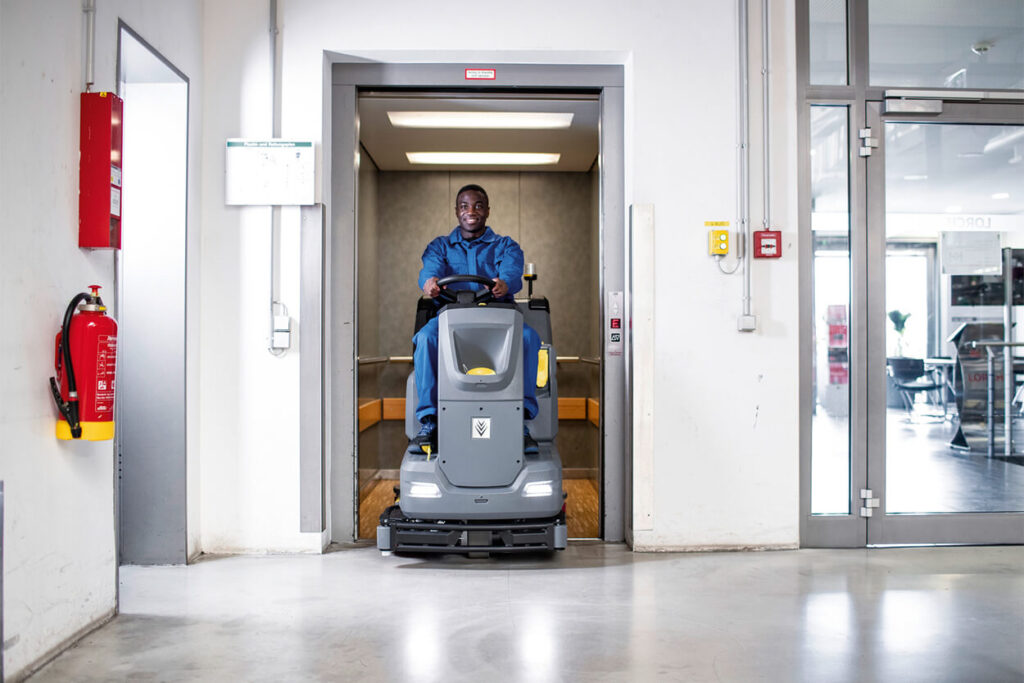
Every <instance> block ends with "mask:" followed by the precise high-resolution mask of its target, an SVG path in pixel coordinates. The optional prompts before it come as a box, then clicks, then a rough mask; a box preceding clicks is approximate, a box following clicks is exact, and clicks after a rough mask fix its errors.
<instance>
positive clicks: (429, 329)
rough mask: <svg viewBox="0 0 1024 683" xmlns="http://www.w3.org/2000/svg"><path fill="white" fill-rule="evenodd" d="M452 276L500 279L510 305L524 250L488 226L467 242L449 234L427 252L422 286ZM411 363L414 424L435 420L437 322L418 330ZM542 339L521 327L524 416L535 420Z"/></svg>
mask: <svg viewBox="0 0 1024 683" xmlns="http://www.w3.org/2000/svg"><path fill="white" fill-rule="evenodd" d="M449 275H480V276H481V277H486V278H488V279H494V278H501V279H502V280H504V281H505V283H506V284H508V294H506V295H505V297H503V299H502V301H512V300H513V297H514V295H515V293H516V292H518V291H519V290H520V289H522V288H523V279H522V278H523V250H522V249H520V248H519V245H518V244H516V241H515V240H514V239H512V238H511V237H504V236H502V235H497V234H495V232H494V231H493V230H491V229H490V228H489V227H488V228H485V229H484V234H482V235H481V236H480V237H477V238H476V239H475V240H472V241H467V240H465V239H463V237H462V233H461V232H460V231H459V228H455V229H454V230H452V231H451V233H449V234H448V235H442V236H441V237H436V238H434V239H433V240H432V241H431V242H430V244H428V245H427V248H426V249H425V250H424V251H423V268H421V269H420V279H419V285H420V289H423V285H424V284H426V282H427V280H429V279H430V278H432V277H436V278H438V279H440V278H443V277H447V276H449ZM481 287H482V285H474V284H472V283H468V282H467V283H456V284H453V285H451V288H452V289H474V290H477V289H480V288H481ZM412 341H413V361H414V362H415V374H416V394H417V398H418V401H417V404H416V419H417V420H419V421H420V422H422V421H423V418H425V417H427V416H431V415H432V416H436V415H437V318H436V317H435V318H431V320H430V321H429V322H428V323H427V324H426V325H424V326H423V327H421V328H420V330H419V332H417V333H416V334H415V335H414V336H413V338H412ZM539 350H540V336H539V335H538V334H537V332H536V331H535V330H534V329H533V328H531V327H530V326H529V325H526V324H523V411H524V413H525V417H526V419H527V420H532V419H533V418H534V417H536V415H537V352H538V351H539Z"/></svg>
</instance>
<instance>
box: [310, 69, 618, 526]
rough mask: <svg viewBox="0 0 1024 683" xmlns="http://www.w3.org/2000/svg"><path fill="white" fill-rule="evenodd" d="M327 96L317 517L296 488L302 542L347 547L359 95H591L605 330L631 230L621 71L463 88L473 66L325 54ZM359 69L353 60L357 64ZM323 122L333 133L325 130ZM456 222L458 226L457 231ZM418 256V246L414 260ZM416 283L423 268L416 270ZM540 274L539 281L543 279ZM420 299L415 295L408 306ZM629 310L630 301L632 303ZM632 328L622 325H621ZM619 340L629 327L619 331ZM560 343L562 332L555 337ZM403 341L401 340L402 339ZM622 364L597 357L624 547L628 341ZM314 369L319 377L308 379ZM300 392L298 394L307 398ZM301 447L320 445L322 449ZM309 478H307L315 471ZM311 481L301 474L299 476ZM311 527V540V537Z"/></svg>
mask: <svg viewBox="0 0 1024 683" xmlns="http://www.w3.org/2000/svg"><path fill="white" fill-rule="evenodd" d="M328 57H329V59H330V60H331V61H332V62H333V63H331V64H329V66H328V68H329V69H330V70H331V71H330V78H331V91H330V93H329V97H327V98H325V110H326V114H327V115H326V116H325V125H326V126H328V128H327V129H326V130H325V133H324V140H325V141H328V143H327V145H326V146H325V150H324V154H325V159H324V180H325V184H324V187H325V188H329V192H330V195H329V199H328V203H327V211H328V218H327V222H326V230H325V232H326V240H325V241H326V243H327V244H326V245H325V254H324V256H325V257H324V262H325V278H324V279H325V310H326V319H325V329H324V335H323V339H324V354H323V359H322V360H323V363H324V367H325V369H326V373H325V376H326V377H328V378H329V379H328V380H327V382H326V386H325V401H324V403H325V406H326V409H325V410H326V412H325V417H326V419H325V431H324V439H323V443H324V445H325V448H324V450H323V453H325V454H326V458H327V459H328V462H326V463H325V464H326V467H325V470H326V471H327V472H328V473H329V474H328V475H327V480H326V482H325V483H326V489H327V490H326V498H327V501H326V502H327V505H326V511H325V514H326V515H329V520H328V519H326V518H324V517H321V512H320V511H321V500H322V498H321V489H320V488H319V487H320V480H319V479H318V478H317V479H315V480H314V477H313V476H309V477H307V476H305V475H303V478H302V480H301V496H300V506H301V512H302V519H303V530H304V531H314V530H317V529H316V528H314V527H319V525H320V524H323V525H325V526H326V525H327V523H328V522H329V524H330V529H331V539H332V540H334V541H338V542H347V541H351V540H352V539H354V538H356V537H357V534H358V529H357V526H356V519H357V503H358V499H357V492H358V465H357V460H356V449H357V443H358V438H359V430H358V426H359V425H358V407H359V406H358V398H359V396H358V394H357V387H358V383H357V374H358V361H357V358H358V355H357V347H358V338H357V334H358V313H357V311H358V309H357V305H356V290H357V282H361V280H362V278H361V276H360V275H359V273H358V271H357V268H358V261H359V259H358V257H357V254H358V247H359V245H358V226H357V220H356V219H357V216H358V215H359V212H358V206H359V200H360V199H359V197H360V195H359V188H360V185H359V180H358V174H359V166H358V163H354V161H355V162H357V161H358V160H359V159H360V149H359V146H360V119H359V111H358V104H359V94H360V93H361V92H369V91H374V92H376V91H384V90H391V89H395V88H405V89H410V90H420V91H422V90H431V91H439V90H440V91H452V90H465V89H467V87H470V88H471V89H472V90H474V91H476V92H481V93H500V92H502V91H506V92H507V91H510V90H514V91H516V92H520V93H532V92H548V93H552V92H580V91H583V92H592V93H594V94H596V96H597V103H598V108H599V129H600V137H599V148H598V155H597V169H599V175H598V179H597V184H598V192H597V197H598V199H597V206H598V208H597V211H596V214H597V216H598V221H599V226H600V228H599V239H598V245H597V250H598V263H599V267H598V273H597V278H598V283H599V284H598V291H599V294H600V297H599V301H600V302H601V304H600V305H601V309H600V313H599V315H598V318H599V321H600V325H601V327H602V329H603V328H604V326H605V325H606V324H607V318H608V311H607V306H606V302H607V301H609V300H610V299H611V300H615V299H616V297H619V296H624V295H625V294H627V293H626V292H625V289H626V287H625V283H626V272H625V264H626V263H627V258H626V256H627V255H626V229H625V209H624V183H623V118H622V117H623V69H622V67H621V66H586V65H512V64H503V65H500V68H497V69H492V71H493V72H494V73H493V75H494V78H493V79H490V80H488V81H484V82H480V81H475V82H468V81H467V77H468V76H469V73H470V72H467V69H471V70H472V67H474V65H466V64H397V63H366V62H355V61H352V62H349V61H345V60H347V59H349V58H348V57H346V56H344V55H337V54H330V55H328ZM352 59H354V58H352ZM326 122H329V123H326ZM452 222H454V221H453V220H452ZM423 246H424V245H422V244H417V245H415V248H414V249H413V253H414V255H415V257H417V258H418V256H419V254H420V253H421V252H422V249H423ZM417 271H418V264H417ZM543 276H544V274H543V273H541V277H543ZM414 296H415V290H413V297H414ZM627 301H628V299H627ZM627 317H628V315H627ZM622 324H623V327H624V329H627V330H628V329H629V328H628V319H624V320H623V322H622ZM556 334H557V332H556ZM402 336H403V337H404V338H405V339H408V337H409V336H410V332H409V331H403V333H402ZM623 339H624V342H625V343H624V345H623V355H615V354H607V353H606V351H605V349H604V348H603V347H602V348H601V349H600V354H601V355H600V356H599V357H600V359H601V360H600V363H601V364H600V369H601V372H600V386H599V390H600V396H599V398H598V399H597V401H598V404H599V406H600V429H599V438H600V442H601V461H600V467H601V470H600V472H601V475H600V476H601V482H600V483H601V500H600V505H601V531H600V534H601V538H603V539H604V540H607V541H621V540H623V539H624V538H625V529H626V521H627V515H628V513H629V510H628V507H627V503H626V501H627V497H626V488H627V467H626V463H627V462H628V453H627V450H626V443H627V440H626V432H627V427H628V420H627V416H628V409H629V406H628V400H627V391H626V386H627V385H626V367H627V363H628V358H629V343H628V337H625V336H624V337H623ZM320 360H321V359H319V358H313V357H310V358H304V359H303V360H302V361H301V362H302V363H309V368H307V369H303V370H302V371H300V376H301V378H302V383H303V384H308V385H309V386H310V387H317V388H318V387H319V383H320V374H319V370H318V368H320V367H321V366H320V365H319V361H320ZM314 368H317V369H314ZM303 391H304V389H303ZM310 436H311V438H309V439H307V440H305V441H304V442H305V443H316V444H319V443H320V440H319V439H318V438H312V437H313V436H315V435H310ZM300 457H301V458H302V460H303V462H305V461H307V460H309V461H311V462H312V461H313V460H314V459H317V462H319V460H318V459H319V458H320V457H321V451H319V450H318V449H316V448H310V449H301V450H300ZM314 470H315V468H310V470H309V471H311V472H312V471H314ZM304 471H306V470H304ZM307 527H308V528H307Z"/></svg>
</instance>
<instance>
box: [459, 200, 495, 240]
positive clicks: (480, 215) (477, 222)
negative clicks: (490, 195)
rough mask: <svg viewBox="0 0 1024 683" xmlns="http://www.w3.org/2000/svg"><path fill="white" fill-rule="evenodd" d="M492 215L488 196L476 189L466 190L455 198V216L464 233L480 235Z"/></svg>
mask: <svg viewBox="0 0 1024 683" xmlns="http://www.w3.org/2000/svg"><path fill="white" fill-rule="evenodd" d="M489 215H491V210H490V207H488V206H487V198H486V197H485V196H484V195H483V194H481V193H480V192H477V191H476V190H466V191H465V192H463V193H462V194H460V195H459V196H458V197H456V198H455V217H456V218H457V219H458V220H459V227H460V228H461V229H462V232H463V234H470V235H479V234H480V233H482V232H483V230H484V228H485V227H487V217H488V216H489Z"/></svg>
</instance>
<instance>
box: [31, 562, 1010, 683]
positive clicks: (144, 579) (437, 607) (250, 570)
mask: <svg viewBox="0 0 1024 683" xmlns="http://www.w3.org/2000/svg"><path fill="white" fill-rule="evenodd" d="M1022 565H1024V547H1014V546H1004V547H994V548H927V549H925V548H915V549H901V550H796V551H783V552H769V553H682V554H677V553H631V552H629V549H628V548H627V547H626V546H625V545H622V544H604V543H593V542H590V543H570V544H569V547H568V549H566V550H565V551H564V552H560V553H556V554H554V555H553V556H552V555H542V556H540V557H536V556H523V557H497V558H489V559H470V558H464V557H459V556H453V555H444V556H441V557H433V556H430V557H402V556H398V555H392V556H390V557H381V554H380V553H379V552H377V550H376V548H373V547H355V548H347V549H344V550H339V551H337V552H329V553H327V554H325V555H301V556H295V555H265V556H259V557H251V556H250V557H216V556H214V557H212V558H209V559H203V560H201V561H200V562H198V563H196V564H193V565H189V566H173V567H122V568H121V575H120V580H121V582H120V585H121V593H120V609H119V612H118V615H117V616H116V617H114V619H113V620H112V621H110V622H109V623H107V624H106V625H105V626H103V627H102V628H100V629H99V630H97V631H94V632H93V633H90V634H89V635H87V636H86V637H85V638H83V639H82V640H81V641H80V642H79V643H78V644H76V645H75V646H74V647H72V648H71V649H69V650H67V651H66V652H65V653H63V654H62V655H60V656H59V657H57V658H56V659H55V660H54V661H53V662H51V663H50V664H49V665H48V666H46V667H45V668H44V669H42V670H41V671H40V672H39V673H38V674H36V675H35V677H34V678H32V679H31V682H32V683H51V682H52V683H58V682H59V683H63V682H65V681H76V683H93V682H96V683H99V682H101V681H102V682H106V681H217V682H220V681H247V682H248V681H254V682H270V681H274V682H277V681H288V682H290V681H345V682H346V683H358V682H362V681H366V682H368V683H369V682H374V683H376V682H377V681H410V682H415V681H445V682H448V681H451V682H453V683H454V682H461V681H473V682H476V681H487V682H491V681H495V682H500V681H531V682H532V681H538V682H539V681H640V682H644V683H646V682H647V681H742V682H747V681H815V682H817V681H824V682H828V683H833V682H845V681H865V682H867V681H900V682H901V683H902V682H904V681H906V682H913V681H927V682H928V683H933V682H941V681H971V682H978V683H981V682H984V683H996V682H1000V681H1007V682H1009V681H1015V682H1016V683H1019V682H1020V681H1021V680H1024V654H1022V648H1021V643H1024V572H1021V571H1020V567H1021V566H1022Z"/></svg>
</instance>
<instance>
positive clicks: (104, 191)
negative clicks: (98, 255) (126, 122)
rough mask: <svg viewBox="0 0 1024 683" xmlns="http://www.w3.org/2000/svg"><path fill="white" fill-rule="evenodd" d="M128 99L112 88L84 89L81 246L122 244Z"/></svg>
mask: <svg viewBox="0 0 1024 683" xmlns="http://www.w3.org/2000/svg"><path fill="white" fill-rule="evenodd" d="M123 110H124V103H123V102H122V100H121V98H120V97H118V96H117V95H115V94H114V93H110V92H84V93H82V122H81V123H82V127H81V138H80V142H79V150H80V152H81V156H80V158H79V167H78V173H79V177H78V246H80V247H89V248H93V249H120V248H121V127H122V112H123Z"/></svg>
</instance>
